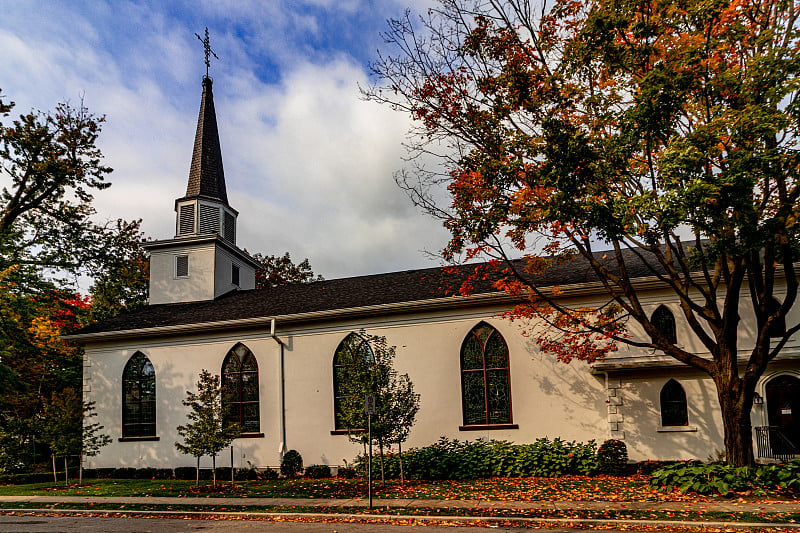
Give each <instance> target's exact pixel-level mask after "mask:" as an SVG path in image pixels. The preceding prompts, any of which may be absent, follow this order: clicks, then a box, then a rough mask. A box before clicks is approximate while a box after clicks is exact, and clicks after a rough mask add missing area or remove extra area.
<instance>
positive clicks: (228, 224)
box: [224, 211, 236, 244]
mask: <svg viewBox="0 0 800 533" xmlns="http://www.w3.org/2000/svg"><path fill="white" fill-rule="evenodd" d="M224 229H225V239H227V240H228V241H230V242H231V243H233V244H236V219H235V218H234V217H233V215H232V214H230V213H228V212H227V211H225V228H224Z"/></svg>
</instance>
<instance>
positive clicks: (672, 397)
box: [661, 379, 689, 426]
mask: <svg viewBox="0 0 800 533" xmlns="http://www.w3.org/2000/svg"><path fill="white" fill-rule="evenodd" d="M661 425H662V426H688V425H689V415H688V413H687V408H686V392H684V390H683V387H681V384H680V383H678V382H677V381H675V380H674V379H670V380H669V381H667V383H666V384H665V385H664V386H663V387H662V388H661Z"/></svg>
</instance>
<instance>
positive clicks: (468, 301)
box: [67, 76, 800, 468]
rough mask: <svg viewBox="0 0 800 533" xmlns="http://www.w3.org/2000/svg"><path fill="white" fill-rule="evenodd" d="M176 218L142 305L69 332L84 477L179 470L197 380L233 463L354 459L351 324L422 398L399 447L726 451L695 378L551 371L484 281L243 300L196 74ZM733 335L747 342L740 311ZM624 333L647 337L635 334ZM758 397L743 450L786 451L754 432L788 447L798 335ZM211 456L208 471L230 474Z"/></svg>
mask: <svg viewBox="0 0 800 533" xmlns="http://www.w3.org/2000/svg"><path fill="white" fill-rule="evenodd" d="M176 186H177V181H176ZM165 208H166V206H165ZM174 209H175V236H174V238H172V239H168V240H161V241H155V242H149V243H147V244H146V245H145V248H146V249H147V250H148V251H149V253H150V302H149V305H148V306H147V307H146V308H144V309H142V310H139V311H135V312H131V313H124V314H121V315H119V316H117V317H114V318H112V319H109V320H107V321H104V322H101V323H98V324H95V325H92V326H89V327H87V328H85V329H83V330H81V331H79V332H77V333H76V334H73V335H70V336H68V337H67V338H68V339H70V340H72V341H75V342H78V343H80V344H82V345H83V346H84V347H85V356H84V363H83V365H84V368H83V385H84V389H83V390H84V392H83V393H84V399H85V401H93V402H95V405H96V410H97V415H98V416H97V418H96V419H95V420H96V421H97V422H99V423H100V424H102V425H103V426H104V432H105V433H107V434H108V435H109V436H110V437H111V438H112V443H111V444H109V445H108V446H106V447H104V448H102V449H101V451H100V453H99V455H97V456H96V457H92V458H89V459H88V464H87V466H88V467H95V468H97V467H164V468H168V467H176V466H193V465H194V459H193V458H192V457H190V456H187V455H183V454H181V453H180V452H179V451H178V450H177V449H176V447H175V442H176V441H180V437H179V435H178V433H177V430H176V428H177V426H179V425H182V424H185V423H186V422H187V418H186V415H187V412H188V408H186V407H185V406H184V405H183V404H182V400H184V399H185V398H186V391H188V390H192V391H193V390H195V389H196V382H197V380H198V377H199V374H200V372H201V371H202V370H204V369H205V370H208V371H209V372H211V373H212V374H217V375H220V376H221V377H222V379H223V381H224V382H225V383H229V384H232V386H233V389H234V390H235V391H236V397H235V398H233V399H232V400H231V401H229V407H230V409H231V413H232V416H233V419H234V420H236V421H237V422H239V423H240V424H241V427H242V428H243V432H242V434H241V435H240V436H239V438H237V439H236V440H235V441H234V443H233V446H234V462H235V466H236V467H247V466H255V467H275V466H277V465H279V464H280V460H281V457H282V455H283V454H284V453H285V452H286V451H287V450H290V449H295V450H297V451H299V452H300V454H301V455H302V456H303V459H304V463H305V464H306V465H311V464H327V465H331V466H338V465H344V464H346V462H352V460H353V458H354V457H355V456H356V455H357V454H359V453H360V451H361V446H360V445H357V444H354V443H352V442H351V441H350V440H349V439H348V436H347V434H346V433H347V432H346V430H345V428H344V427H342V425H341V423H340V417H338V416H337V409H338V401H337V400H338V398H339V397H340V396H341V394H340V392H341V388H342V384H341V382H340V381H339V379H341V376H342V373H341V372H337V369H340V368H342V367H343V366H346V365H347V364H348V361H351V360H352V358H353V357H357V356H363V353H364V351H365V350H369V348H368V347H367V346H365V345H364V340H363V339H362V338H361V337H360V336H359V334H358V332H359V331H360V330H362V329H363V330H365V331H366V332H368V333H369V334H371V335H379V336H383V337H386V339H387V342H388V344H389V345H390V346H396V348H397V356H396V359H395V365H396V368H397V370H398V371H399V372H400V373H407V374H408V375H409V377H410V378H411V381H412V382H413V384H414V388H415V390H416V392H417V393H419V394H420V410H419V413H418V415H417V422H416V424H415V425H414V427H413V428H412V430H411V433H410V436H409V440H408V441H407V442H406V443H405V444H404V449H408V448H411V447H415V446H425V445H428V444H431V443H433V442H435V441H436V440H438V439H439V438H440V437H448V438H454V439H460V440H472V439H476V438H486V439H500V440H507V441H512V442H515V443H528V442H533V441H534V440H536V439H537V438H541V437H549V438H551V439H552V438H556V437H560V438H562V439H566V440H579V441H588V440H591V439H594V440H595V441H598V442H602V441H603V440H605V439H608V438H616V439H621V440H623V441H625V443H626V444H627V447H628V453H629V456H630V458H631V459H632V460H647V459H653V460H664V459H706V458H708V457H709V456H711V455H714V454H715V452H716V451H718V450H723V449H724V445H723V428H722V419H721V416H720V410H719V405H718V400H717V395H716V390H715V388H714V385H713V383H712V382H711V380H710V379H709V378H708V377H707V376H706V375H704V374H702V373H699V372H698V371H696V370H694V369H692V368H690V367H688V366H686V365H683V364H681V363H679V362H677V361H676V360H674V359H672V358H670V357H667V356H665V355H664V354H662V353H660V352H657V351H652V350H647V349H642V348H632V347H629V346H625V345H622V346H620V349H619V350H618V351H617V352H614V353H612V354H610V355H609V356H607V357H606V359H605V360H603V361H601V362H597V363H595V364H593V365H588V364H586V363H584V362H581V361H575V362H572V363H571V364H564V363H559V362H557V361H556V360H555V358H554V357H553V356H551V355H549V354H547V353H543V352H541V351H540V350H539V348H538V346H537V345H536V343H535V341H534V340H533V338H532V336H528V335H525V334H524V333H525V331H526V329H528V330H529V329H530V328H531V327H532V326H533V325H532V324H525V323H522V322H520V321H514V322H511V321H509V320H507V319H503V318H501V317H500V314H501V313H503V312H504V311H507V310H509V309H510V307H511V306H512V305H513V301H512V299H511V298H510V297H509V296H508V295H507V294H506V293H504V292H499V291H497V290H496V289H494V288H493V287H491V285H490V284H486V285H485V286H482V285H480V284H478V285H477V286H476V288H475V292H474V294H472V295H471V296H467V297H453V296H452V295H451V294H450V293H448V292H447V290H446V288H447V287H448V286H452V285H453V284H457V283H458V280H457V279H456V278H457V275H454V274H448V273H446V272H445V271H443V270H442V269H440V268H429V269H421V270H407V271H401V272H391V273H387V274H376V275H369V276H358V277H351V278H343V279H333V280H325V281H318V282H314V283H308V284H291V285H286V286H281V287H275V288H266V289H255V272H256V270H257V269H258V268H259V267H260V265H259V264H258V262H257V261H255V260H254V259H253V258H251V257H250V256H249V255H248V254H247V253H246V252H244V251H243V250H241V249H240V248H239V247H238V246H237V245H236V230H237V225H236V222H237V216H238V212H237V211H236V209H235V208H234V207H233V206H231V205H230V204H229V203H228V197H227V193H226V185H225V175H224V171H223V164H222V152H221V149H220V140H219V134H218V130H217V119H216V114H215V109H214V98H213V94H212V80H211V79H210V78H209V77H207V76H206V77H204V79H203V82H202V99H201V105H200V114H199V117H198V122H197V132H196V136H195V142H194V151H193V154H192V160H191V166H190V170H189V179H188V186H187V188H186V193H185V194H184V195H183V196H181V197H180V198H178V199H177V200H175V205H174ZM632 268H634V269H635V268H637V267H636V265H635V262H633V266H632ZM638 268H639V271H638V276H639V277H640V281H641V284H640V285H641V286H642V287H647V289H646V290H645V291H644V292H643V293H642V297H641V301H642V303H643V304H644V305H646V306H648V308H649V312H651V313H652V314H653V315H654V322H657V323H658V324H660V325H661V328H663V331H664V332H665V333H667V334H668V335H670V336H672V337H674V338H675V339H676V340H677V342H678V343H681V344H682V345H683V346H684V347H686V348H687V349H689V350H691V351H695V352H696V353H702V352H703V351H704V348H703V346H702V345H701V344H700V343H699V342H698V341H697V339H695V338H693V335H692V334H691V332H690V330H689V328H688V327H687V326H686V325H685V324H683V323H682V314H681V312H680V309H679V307H678V302H677V301H676V300H675V298H674V296H673V295H672V294H671V293H670V292H668V291H666V290H664V289H662V288H659V285H658V283H656V282H655V281H656V280H655V279H654V278H651V277H649V276H650V272H649V271H648V270H647V268H646V267H645V266H644V265H641V264H639V267H638ZM537 283H538V284H539V285H540V286H545V287H546V286H548V285H558V286H559V287H560V288H561V290H562V291H563V298H564V299H565V300H566V301H568V303H570V304H572V305H576V304H580V305H586V306H592V305H598V304H600V303H601V302H602V301H603V293H602V287H601V286H600V284H599V283H598V282H597V280H596V278H594V275H593V273H592V272H591V270H590V269H589V268H588V266H586V265H583V264H582V263H581V262H580V261H574V262H573V263H570V264H567V265H561V266H557V267H553V268H551V269H549V270H547V271H546V272H545V273H544V274H542V275H541V276H539V278H538V279H537ZM793 318H794V319H795V321H796V320H797V316H794V317H793ZM741 327H742V328H744V330H745V331H750V332H752V331H754V330H755V324H754V321H753V320H751V319H749V318H748V317H747V316H743V317H742V325H741ZM631 334H632V335H634V336H636V335H639V336H641V337H644V332H643V331H642V330H641V329H637V328H636V327H632V328H631ZM757 394H758V396H757V398H756V402H755V405H754V406H753V410H752V413H751V420H752V424H753V427H754V428H755V431H754V439H756V440H757V441H758V442H757V446H756V447H755V448H757V455H759V456H761V457H763V458H769V457H772V456H775V455H780V454H781V453H786V450H783V449H781V445H780V444H779V443H776V442H774V441H775V439H774V438H773V442H772V443H770V435H771V433H770V431H773V432H774V430H770V429H769V428H779V430H780V433H781V434H782V435H786V436H788V437H789V438H790V439H797V440H796V442H800V345H798V342H797V339H792V340H791V341H790V342H789V343H788V344H787V345H786V346H785V348H784V349H783V351H782V353H781V355H780V356H779V358H777V359H776V360H775V361H774V362H773V363H771V364H770V366H769V367H768V369H767V371H766V372H765V374H764V376H763V377H762V379H761V381H760V382H759V385H758V388H757ZM93 421H94V420H93ZM794 453H797V452H796V451H795V452H794ZM226 455H227V454H226ZM226 455H224V456H223V457H222V458H220V459H219V461H218V463H217V464H218V465H219V466H227V462H226V460H225V456H226ZM205 461H206V460H205V459H204V463H203V464H204V465H205V464H206V463H205ZM209 463H210V462H209Z"/></svg>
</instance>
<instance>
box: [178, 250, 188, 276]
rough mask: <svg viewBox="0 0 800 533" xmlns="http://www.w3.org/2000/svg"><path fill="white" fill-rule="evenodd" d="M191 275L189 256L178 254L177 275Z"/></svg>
mask: <svg viewBox="0 0 800 533" xmlns="http://www.w3.org/2000/svg"><path fill="white" fill-rule="evenodd" d="M188 275H189V256H188V255H176V256H175V277H176V278H185V277H187V276H188Z"/></svg>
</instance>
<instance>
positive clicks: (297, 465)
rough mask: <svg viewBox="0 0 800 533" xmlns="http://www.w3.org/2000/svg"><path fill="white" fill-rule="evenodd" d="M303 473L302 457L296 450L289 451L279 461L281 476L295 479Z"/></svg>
mask: <svg viewBox="0 0 800 533" xmlns="http://www.w3.org/2000/svg"><path fill="white" fill-rule="evenodd" d="M302 471H303V456H302V455H300V452H298V451H297V450H289V451H288V452H286V453H285V454H284V456H283V459H281V474H283V475H284V476H286V477H297V474H299V473H300V472H302Z"/></svg>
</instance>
